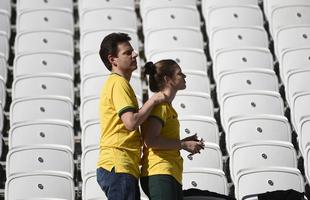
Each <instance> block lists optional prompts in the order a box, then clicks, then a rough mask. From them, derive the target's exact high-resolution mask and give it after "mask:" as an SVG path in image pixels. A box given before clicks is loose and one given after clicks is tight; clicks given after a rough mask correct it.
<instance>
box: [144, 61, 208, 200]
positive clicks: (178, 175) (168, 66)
mask: <svg viewBox="0 0 310 200" xmlns="http://www.w3.org/2000/svg"><path fill="white" fill-rule="evenodd" d="M145 74H148V75H149V85H150V89H151V91H152V92H159V91H161V92H163V93H164V94H165V95H166V96H167V97H168V103H161V104H158V105H157V106H155V107H154V108H153V110H152V112H151V114H150V116H149V118H148V119H147V120H146V121H145V123H144V124H143V125H142V135H143V140H144V149H143V157H142V168H141V186H142V189H143V191H144V193H145V194H146V195H147V196H148V197H149V198H150V199H151V200H180V199H183V192H182V172H183V159H182V157H181V156H180V150H181V149H184V150H186V151H188V152H190V153H192V154H195V153H199V151H200V150H201V149H203V142H202V141H199V140H198V139H197V136H196V135H193V136H190V137H187V138H185V139H183V140H180V134H179V121H178V114H177V113H176V111H175V110H174V109H173V107H172V105H171V103H172V101H173V99H174V97H175V95H176V93H177V91H178V90H183V89H185V88H186V85H185V83H186V82H185V77H186V76H185V75H184V74H183V73H182V70H181V68H180V67H179V65H178V64H177V63H176V62H175V61H173V60H161V61H159V62H157V63H155V64H153V63H152V62H148V63H147V64H146V65H145Z"/></svg>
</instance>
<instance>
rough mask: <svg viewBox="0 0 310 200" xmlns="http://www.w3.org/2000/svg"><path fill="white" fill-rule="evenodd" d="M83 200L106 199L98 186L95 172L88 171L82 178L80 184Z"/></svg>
mask: <svg viewBox="0 0 310 200" xmlns="http://www.w3.org/2000/svg"><path fill="white" fill-rule="evenodd" d="M82 199H83V200H108V198H107V197H106V196H105V193H104V192H103V191H102V189H101V188H100V186H99V184H98V182H97V175H96V173H90V174H89V175H87V176H86V177H85V178H84V180H83V186H82Z"/></svg>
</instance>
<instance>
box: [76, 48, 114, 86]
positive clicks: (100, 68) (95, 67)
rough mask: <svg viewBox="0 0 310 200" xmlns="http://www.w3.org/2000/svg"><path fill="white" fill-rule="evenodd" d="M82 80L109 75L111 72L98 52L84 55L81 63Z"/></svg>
mask: <svg viewBox="0 0 310 200" xmlns="http://www.w3.org/2000/svg"><path fill="white" fill-rule="evenodd" d="M80 63H81V64H80V76H81V80H82V79H83V78H84V77H87V76H88V75H91V74H102V75H109V74H111V72H110V71H109V70H108V69H107V68H106V67H105V65H104V63H103V62H102V60H101V58H100V56H99V55H98V52H96V53H91V52H87V53H85V54H83V55H82V57H81V62H80Z"/></svg>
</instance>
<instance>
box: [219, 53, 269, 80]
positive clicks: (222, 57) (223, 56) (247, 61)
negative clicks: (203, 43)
mask: <svg viewBox="0 0 310 200" xmlns="http://www.w3.org/2000/svg"><path fill="white" fill-rule="evenodd" d="M252 68H265V69H270V70H273V58H272V54H271V53H270V51H269V49H268V48H255V47H254V48H252V47H240V48H239V47H238V48H227V49H222V50H220V51H217V52H216V54H215V55H214V59H213V77H214V79H215V80H216V81H217V80H218V75H219V74H220V73H222V72H223V71H226V70H232V69H252Z"/></svg>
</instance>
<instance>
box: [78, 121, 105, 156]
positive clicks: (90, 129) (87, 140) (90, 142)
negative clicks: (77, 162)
mask: <svg viewBox="0 0 310 200" xmlns="http://www.w3.org/2000/svg"><path fill="white" fill-rule="evenodd" d="M100 135H101V130H100V122H99V120H94V121H90V122H88V123H86V124H85V125H84V127H83V129H82V136H81V146H82V151H84V150H85V149H86V148H89V147H91V146H96V145H97V146H99V141H100Z"/></svg>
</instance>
